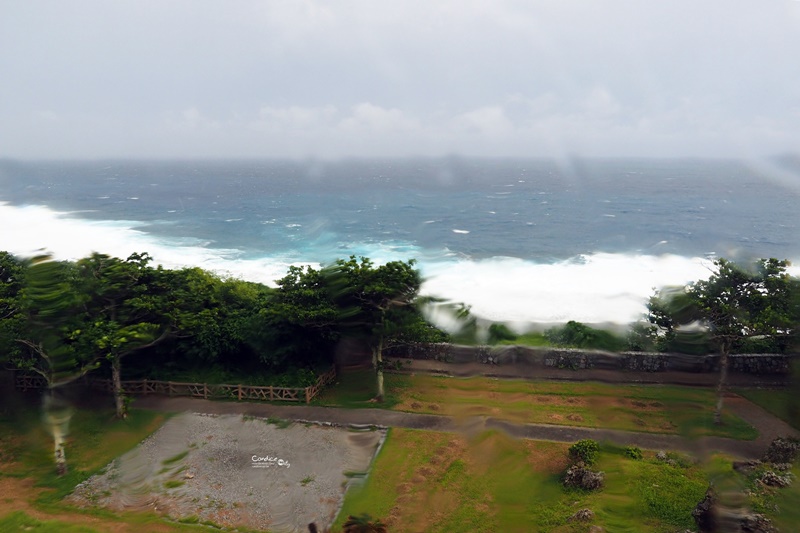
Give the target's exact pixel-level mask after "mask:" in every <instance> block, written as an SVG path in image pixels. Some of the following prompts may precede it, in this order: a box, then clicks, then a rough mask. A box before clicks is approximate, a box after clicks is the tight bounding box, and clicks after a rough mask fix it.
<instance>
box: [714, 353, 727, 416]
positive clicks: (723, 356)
mask: <svg viewBox="0 0 800 533" xmlns="http://www.w3.org/2000/svg"><path fill="white" fill-rule="evenodd" d="M719 356H720V357H719V381H718V382H717V407H716V409H715V410H714V424H716V425H718V426H719V425H722V405H723V403H724V401H725V386H726V385H727V383H728V347H727V346H723V347H722V349H721V350H720V354H719Z"/></svg>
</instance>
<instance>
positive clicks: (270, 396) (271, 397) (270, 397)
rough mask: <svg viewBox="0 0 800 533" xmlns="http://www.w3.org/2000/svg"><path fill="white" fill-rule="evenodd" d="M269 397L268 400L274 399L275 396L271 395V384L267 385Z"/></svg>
mask: <svg viewBox="0 0 800 533" xmlns="http://www.w3.org/2000/svg"><path fill="white" fill-rule="evenodd" d="M269 399H270V400H274V399H275V398H273V396H272V385H270V386H269Z"/></svg>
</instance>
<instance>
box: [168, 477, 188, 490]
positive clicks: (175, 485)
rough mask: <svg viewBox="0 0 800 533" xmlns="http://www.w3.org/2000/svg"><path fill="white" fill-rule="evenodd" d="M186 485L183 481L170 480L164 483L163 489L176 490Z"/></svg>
mask: <svg viewBox="0 0 800 533" xmlns="http://www.w3.org/2000/svg"><path fill="white" fill-rule="evenodd" d="M185 484H186V483H185V482H183V481H179V480H177V479H170V480H169V481H166V482H165V483H164V488H165V489H177V488H178V487H182V486H184V485H185Z"/></svg>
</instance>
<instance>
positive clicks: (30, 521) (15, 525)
mask: <svg viewBox="0 0 800 533" xmlns="http://www.w3.org/2000/svg"><path fill="white" fill-rule="evenodd" d="M0 531H6V532H12V531H35V532H37V533H62V532H63V533H99V530H97V529H94V528H90V527H86V526H82V525H77V524H70V523H69V522H63V521H61V520H38V519H36V518H33V517H32V516H30V515H28V514H26V513H24V512H23V511H14V512H12V513H10V514H7V515H6V516H4V517H0Z"/></svg>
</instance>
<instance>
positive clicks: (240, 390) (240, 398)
mask: <svg viewBox="0 0 800 533" xmlns="http://www.w3.org/2000/svg"><path fill="white" fill-rule="evenodd" d="M238 389H239V401H240V402H241V401H242V384H241V383H239V385H238Z"/></svg>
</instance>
